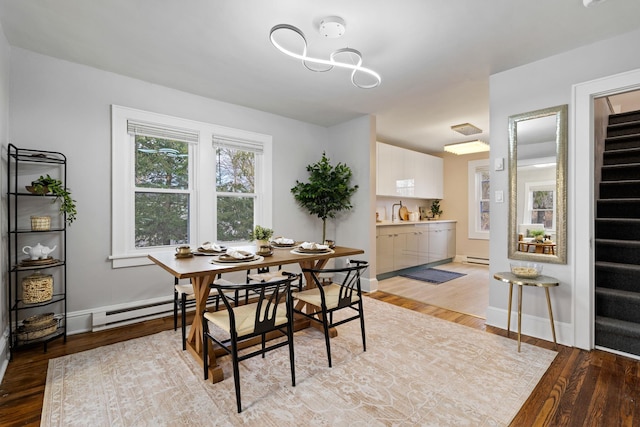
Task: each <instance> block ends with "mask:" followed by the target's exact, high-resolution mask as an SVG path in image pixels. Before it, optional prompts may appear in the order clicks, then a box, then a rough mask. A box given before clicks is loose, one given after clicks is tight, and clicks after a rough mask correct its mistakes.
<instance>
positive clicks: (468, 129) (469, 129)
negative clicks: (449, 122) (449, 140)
mask: <svg viewBox="0 0 640 427" xmlns="http://www.w3.org/2000/svg"><path fill="white" fill-rule="evenodd" d="M451 130H452V131H454V132H458V133H461V134H463V135H467V136H469V135H475V134H476V133H482V129H480V128H479V127H476V126H474V125H472V124H471V123H462V124H459V125H454V126H451Z"/></svg>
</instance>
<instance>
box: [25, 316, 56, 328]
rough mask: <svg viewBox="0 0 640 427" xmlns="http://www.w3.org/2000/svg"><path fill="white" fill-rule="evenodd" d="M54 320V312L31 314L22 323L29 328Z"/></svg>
mask: <svg viewBox="0 0 640 427" xmlns="http://www.w3.org/2000/svg"><path fill="white" fill-rule="evenodd" d="M52 320H53V313H42V314H35V315H33V316H29V317H27V318H26V319H24V320H22V324H23V325H24V326H26V327H28V328H36V327H39V326H42V325H45V324H47V323H51V321H52Z"/></svg>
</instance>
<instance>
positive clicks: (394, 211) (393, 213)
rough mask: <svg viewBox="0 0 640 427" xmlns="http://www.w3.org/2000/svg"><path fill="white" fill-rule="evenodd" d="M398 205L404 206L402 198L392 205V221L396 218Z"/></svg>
mask: <svg viewBox="0 0 640 427" xmlns="http://www.w3.org/2000/svg"><path fill="white" fill-rule="evenodd" d="M396 206H400V207H402V200H400V203H394V204H393V205H391V222H394V221H395V220H396ZM398 215H400V209H398Z"/></svg>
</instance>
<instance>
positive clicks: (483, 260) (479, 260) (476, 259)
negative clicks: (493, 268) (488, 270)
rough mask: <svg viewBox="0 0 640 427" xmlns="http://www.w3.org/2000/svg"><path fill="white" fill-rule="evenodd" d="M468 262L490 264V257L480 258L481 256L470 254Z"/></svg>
mask: <svg viewBox="0 0 640 427" xmlns="http://www.w3.org/2000/svg"><path fill="white" fill-rule="evenodd" d="M466 262H467V263H468V264H482V265H489V258H479V257H473V256H468V257H467V260H466Z"/></svg>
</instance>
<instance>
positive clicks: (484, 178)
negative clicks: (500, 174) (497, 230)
mask: <svg viewBox="0 0 640 427" xmlns="http://www.w3.org/2000/svg"><path fill="white" fill-rule="evenodd" d="M468 176H469V181H468V194H469V238H470V239H489V225H490V218H491V216H490V213H491V212H490V205H491V191H490V190H491V182H490V172H489V160H488V159H482V160H473V161H470V162H469V165H468Z"/></svg>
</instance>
